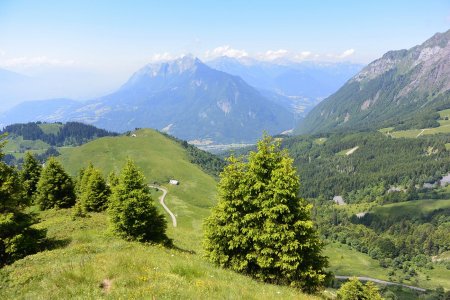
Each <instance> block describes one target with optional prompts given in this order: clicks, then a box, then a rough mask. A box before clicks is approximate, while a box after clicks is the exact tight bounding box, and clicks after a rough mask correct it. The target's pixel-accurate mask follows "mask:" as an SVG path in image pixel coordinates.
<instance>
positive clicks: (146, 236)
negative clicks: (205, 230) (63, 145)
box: [0, 144, 171, 267]
mask: <svg viewBox="0 0 450 300" xmlns="http://www.w3.org/2000/svg"><path fill="white" fill-rule="evenodd" d="M2 147H3V144H1V145H0V160H1V159H2V158H3V153H2V152H1V148H2ZM30 205H37V206H38V207H39V209H41V210H47V209H62V208H71V207H74V208H73V217H74V218H76V217H84V216H86V215H87V214H88V213H89V212H101V211H105V210H106V211H107V212H108V215H109V216H110V228H111V230H112V232H114V233H115V234H116V235H118V236H120V237H123V238H126V239H130V240H137V241H141V242H155V243H163V244H165V245H171V240H170V239H169V238H168V237H167V235H166V234H165V231H166V228H167V225H166V221H165V218H164V216H163V215H162V214H161V213H159V212H158V211H157V209H156V207H155V205H154V204H153V199H152V197H151V196H150V191H149V187H148V185H147V184H146V182H145V177H144V175H143V174H142V172H141V171H140V170H139V169H138V168H137V166H136V165H135V164H134V162H133V161H132V160H128V161H127V162H126V164H125V166H124V168H123V170H122V172H121V173H120V174H119V175H116V174H115V173H111V174H110V175H109V177H108V179H105V178H104V177H103V176H102V174H101V172H100V170H98V169H96V168H95V167H94V166H93V165H92V164H90V165H89V166H88V167H86V168H83V169H82V170H80V172H79V175H78V176H77V178H75V179H72V178H71V177H70V176H69V175H68V174H67V173H66V171H65V170H64V168H63V166H62V165H61V164H60V163H59V162H58V161H57V160H56V159H55V158H53V157H52V158H50V159H48V160H47V161H46V163H45V165H44V166H42V165H41V163H40V162H39V161H38V160H37V159H36V157H35V156H33V155H32V154H31V153H29V152H27V153H26V154H25V159H24V163H23V166H22V169H21V170H18V169H16V168H15V167H12V166H8V165H7V164H6V163H4V162H3V161H0V267H1V266H4V265H6V264H10V263H12V262H14V261H15V260H17V259H20V258H22V257H24V256H26V255H29V254H32V253H35V252H38V251H40V250H43V249H45V247H46V245H47V244H48V240H47V239H46V233H45V230H41V229H35V228H33V227H32V225H33V224H35V223H36V222H37V219H36V218H35V216H34V215H33V214H31V213H27V207H29V206H30Z"/></svg>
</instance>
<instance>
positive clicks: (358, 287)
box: [337, 277, 383, 300]
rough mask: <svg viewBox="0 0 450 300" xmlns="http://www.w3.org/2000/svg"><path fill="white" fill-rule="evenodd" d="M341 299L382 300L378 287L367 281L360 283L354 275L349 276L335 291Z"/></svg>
mask: <svg viewBox="0 0 450 300" xmlns="http://www.w3.org/2000/svg"><path fill="white" fill-rule="evenodd" d="M337 296H338V299H341V300H382V299H383V298H382V297H381V295H380V293H379V291H378V288H377V287H376V285H375V284H373V283H372V282H370V281H368V282H366V284H362V283H361V281H359V280H358V279H357V278H356V277H354V278H350V279H349V281H347V282H346V283H344V284H343V285H342V286H341V288H340V289H339V290H338V292H337Z"/></svg>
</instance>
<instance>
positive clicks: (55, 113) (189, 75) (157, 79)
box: [0, 56, 295, 143]
mask: <svg viewBox="0 0 450 300" xmlns="http://www.w3.org/2000/svg"><path fill="white" fill-rule="evenodd" d="M48 103H49V102H47V103H46V102H41V103H38V104H35V103H33V102H30V103H24V104H22V105H21V107H20V108H19V109H18V108H16V109H13V110H12V111H10V112H8V113H6V114H4V115H3V116H1V117H0V120H1V122H0V123H2V124H8V123H9V122H17V121H23V120H21V119H20V118H22V117H21V116H20V115H21V114H22V113H21V112H22V111H28V112H30V113H26V115H27V118H31V119H28V120H27V121H37V120H42V121H69V120H71V121H78V122H83V123H87V124H93V125H95V126H98V127H101V128H105V129H107V130H111V131H118V132H123V131H127V130H132V129H134V128H138V127H151V128H155V129H159V130H161V131H164V132H167V133H169V134H171V135H174V136H176V137H178V138H181V139H184V140H190V141H197V142H202V143H239V142H249V141H251V142H253V141H255V140H256V139H257V138H258V137H260V136H261V134H262V132H263V131H267V132H269V133H271V134H276V133H280V132H282V131H285V130H288V129H292V128H293V127H294V126H295V124H294V116H293V114H292V113H291V112H289V111H288V110H287V109H285V108H283V107H282V106H281V105H278V104H276V103H274V102H273V101H271V100H269V99H268V98H266V97H265V96H263V95H262V94H261V93H260V92H259V91H257V90H256V89H254V88H253V87H251V86H250V85H248V84H247V83H246V82H245V81H244V80H242V79H241V78H240V77H237V76H232V75H229V74H227V73H224V72H221V71H218V70H215V69H212V68H210V67H208V66H207V65H205V64H203V63H202V62H201V61H200V60H199V59H197V58H194V57H191V56H185V57H182V58H179V59H177V60H174V61H170V62H164V63H159V64H149V65H147V66H145V67H144V68H142V69H140V70H139V71H137V72H136V73H135V74H134V75H133V76H132V77H131V78H130V79H129V80H128V81H127V82H126V83H125V84H124V85H123V86H122V87H121V88H120V89H119V90H118V91H116V92H114V93H112V94H110V95H107V96H104V97H101V98H97V99H94V100H91V101H87V102H84V103H79V102H72V101H70V100H64V101H59V103H58V104H57V105H55V107H54V109H47V108H46V107H45V106H46V105H47V104H48ZM39 105H40V107H39ZM39 110H41V111H39ZM34 111H35V113H33V112H34ZM37 118H40V119H37ZM18 119H20V120H18ZM49 119H51V120H49Z"/></svg>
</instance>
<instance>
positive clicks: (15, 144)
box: [3, 136, 50, 158]
mask: <svg viewBox="0 0 450 300" xmlns="http://www.w3.org/2000/svg"><path fill="white" fill-rule="evenodd" d="M7 141H8V142H7V143H6V145H5V147H4V148H3V151H4V153H5V154H12V155H14V156H15V157H16V158H22V157H23V156H24V155H25V152H26V151H30V152H32V153H35V154H42V153H44V152H45V150H47V149H48V148H50V145H49V144H47V143H46V142H43V141H41V140H36V141H30V140H24V139H23V138H22V137H21V136H20V137H14V138H8V139H7ZM21 149H23V150H21Z"/></svg>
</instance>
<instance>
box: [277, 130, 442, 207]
mask: <svg viewBox="0 0 450 300" xmlns="http://www.w3.org/2000/svg"><path fill="white" fill-rule="evenodd" d="M449 142H450V135H448V134H447V135H444V134H442V135H433V136H431V135H428V136H421V137H419V138H417V139H405V138H403V139H394V138H392V137H389V136H386V135H384V134H382V133H379V132H360V133H348V134H329V135H325V136H322V137H319V136H316V137H312V136H296V137H290V138H286V139H284V140H283V147H285V148H287V149H288V150H289V152H290V154H291V155H292V156H293V157H294V159H295V164H296V166H297V168H298V172H299V174H300V178H301V180H302V188H301V190H300V193H301V194H302V195H303V196H304V197H319V196H325V197H328V198H330V197H331V198H332V197H333V196H334V195H342V194H346V193H349V192H351V191H356V190H360V189H364V188H370V187H374V186H378V185H380V184H382V185H383V186H384V188H385V189H389V187H390V186H391V185H394V186H396V185H402V186H404V187H406V188H411V189H414V187H415V186H416V185H417V186H419V187H420V186H422V185H423V184H424V183H433V182H436V181H437V180H439V179H440V178H441V177H442V176H443V175H444V174H447V173H448V172H450V155H449V154H450V153H449V151H448V150H446V147H445V144H446V143H449ZM351 150H352V151H351Z"/></svg>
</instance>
